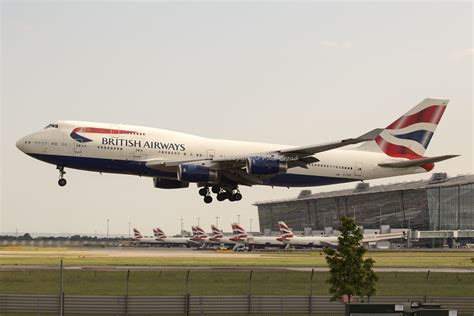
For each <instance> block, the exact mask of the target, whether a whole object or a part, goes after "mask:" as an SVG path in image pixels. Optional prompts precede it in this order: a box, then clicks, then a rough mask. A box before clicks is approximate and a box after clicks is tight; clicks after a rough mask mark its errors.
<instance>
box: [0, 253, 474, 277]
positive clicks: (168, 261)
mask: <svg viewBox="0 0 474 316" xmlns="http://www.w3.org/2000/svg"><path fill="white" fill-rule="evenodd" d="M55 250H56V251H57V252H51V253H48V252H44V253H38V252H36V251H34V250H32V251H28V252H23V254H18V253H17V252H10V251H5V250H3V251H2V250H1V249H0V265H58V263H59V260H60V259H64V262H65V264H66V265H69V266H76V265H80V266H107V265H120V266H193V267H195V266H211V267H212V266H229V267H230V266H234V267H235V266H238V267H245V266H255V267H283V266H300V267H318V266H319V267H324V266H326V261H325V258H324V255H323V254H322V252H320V251H315V252H295V253H263V254H260V255H259V256H258V257H255V256H249V255H247V254H246V253H235V254H231V255H229V254H228V253H226V254H225V256H219V254H218V253H214V254H215V256H214V257H200V253H199V252H195V256H192V257H190V256H188V257H179V256H176V257H173V256H167V257H159V256H153V257H146V256H142V257H139V256H131V257H126V256H110V255H107V256H106V255H101V254H100V250H99V252H98V253H96V252H88V251H84V252H81V253H80V254H78V253H77V252H73V251H69V250H64V251H63V250H62V249H59V250H58V249H55ZM367 256H369V257H372V258H373V259H374V260H375V267H421V268H472V269H473V272H474V252H452V251H449V252H368V254H367Z"/></svg>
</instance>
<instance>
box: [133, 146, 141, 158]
mask: <svg viewBox="0 0 474 316" xmlns="http://www.w3.org/2000/svg"><path fill="white" fill-rule="evenodd" d="M141 156H142V150H141V149H140V148H138V147H134V148H133V158H140V157H141Z"/></svg>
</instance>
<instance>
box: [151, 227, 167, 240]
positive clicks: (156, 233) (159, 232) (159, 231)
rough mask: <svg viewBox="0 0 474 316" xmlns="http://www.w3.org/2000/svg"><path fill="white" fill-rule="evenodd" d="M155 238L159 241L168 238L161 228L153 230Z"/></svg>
mask: <svg viewBox="0 0 474 316" xmlns="http://www.w3.org/2000/svg"><path fill="white" fill-rule="evenodd" d="M153 236H155V238H157V239H162V238H166V234H165V232H164V231H163V230H162V229H161V228H159V227H156V228H153Z"/></svg>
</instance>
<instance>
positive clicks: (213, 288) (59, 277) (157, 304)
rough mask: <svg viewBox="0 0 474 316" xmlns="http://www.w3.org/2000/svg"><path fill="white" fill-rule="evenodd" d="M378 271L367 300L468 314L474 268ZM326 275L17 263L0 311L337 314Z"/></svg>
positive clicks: (5, 274) (0, 287) (2, 280)
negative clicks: (465, 270)
mask: <svg viewBox="0 0 474 316" xmlns="http://www.w3.org/2000/svg"><path fill="white" fill-rule="evenodd" d="M378 276H379V281H378V282H377V291H378V293H379V294H380V295H377V296H373V297H371V302H373V303H393V304H395V303H403V302H410V301H420V302H433V303H437V304H441V305H442V306H443V308H452V309H457V310H458V312H459V315H473V314H474V273H431V272H429V271H428V272H425V273H420V272H410V273H405V272H400V273H399V272H383V273H378ZM328 277H329V273H328V272H314V270H313V271H292V270H282V269H270V268H266V269H265V268H262V269H257V270H253V271H252V270H250V271H249V270H244V269H237V268H235V267H229V268H222V267H221V268H218V269H212V268H195V269H193V270H191V271H190V270H184V269H182V268H178V267H176V268H173V267H167V268H164V267H161V270H157V268H147V267H130V268H129V269H128V270H124V269H123V268H114V267H91V268H87V267H82V268H81V269H77V268H74V267H70V268H67V269H64V268H63V267H62V266H61V267H60V269H59V270H58V269H57V268H56V269H54V268H50V267H45V268H41V267H39V268H38V267H32V269H28V268H27V267H22V268H21V269H12V270H5V269H4V270H0V313H34V314H36V315H44V314H48V313H54V314H59V315H80V314H115V315H140V314H163V315H178V314H179V315H196V314H198V315H207V314H234V315H241V314H267V315H288V314H309V315H312V314H314V315H322V314H343V312H344V305H343V303H341V302H331V301H330V299H329V296H328V294H329V292H328V287H329V285H328V284H327V283H326V280H327V278H328ZM357 299H358V298H356V300H357ZM48 315H49V314H48Z"/></svg>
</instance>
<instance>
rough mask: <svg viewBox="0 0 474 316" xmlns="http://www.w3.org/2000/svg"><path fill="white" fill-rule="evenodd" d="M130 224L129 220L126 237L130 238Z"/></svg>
mask: <svg viewBox="0 0 474 316" xmlns="http://www.w3.org/2000/svg"><path fill="white" fill-rule="evenodd" d="M130 224H131V222H128V238H130Z"/></svg>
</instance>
